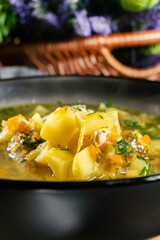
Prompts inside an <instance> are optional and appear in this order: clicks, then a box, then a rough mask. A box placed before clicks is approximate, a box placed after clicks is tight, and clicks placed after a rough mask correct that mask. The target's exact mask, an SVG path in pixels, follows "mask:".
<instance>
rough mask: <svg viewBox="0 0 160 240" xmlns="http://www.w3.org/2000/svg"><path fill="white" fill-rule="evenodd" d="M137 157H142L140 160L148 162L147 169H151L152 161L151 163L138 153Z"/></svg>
mask: <svg viewBox="0 0 160 240" xmlns="http://www.w3.org/2000/svg"><path fill="white" fill-rule="evenodd" d="M137 158H138V159H140V160H143V161H145V163H146V165H147V167H148V169H147V170H148V171H149V172H150V170H151V163H150V162H149V161H147V160H146V159H145V158H144V157H142V156H139V155H137Z"/></svg>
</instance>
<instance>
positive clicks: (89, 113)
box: [87, 112, 95, 116]
mask: <svg viewBox="0 0 160 240" xmlns="http://www.w3.org/2000/svg"><path fill="white" fill-rule="evenodd" d="M94 113H95V112H93V113H89V114H88V115H87V116H89V115H92V114H94Z"/></svg>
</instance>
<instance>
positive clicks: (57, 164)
mask: <svg viewBox="0 0 160 240" xmlns="http://www.w3.org/2000/svg"><path fill="white" fill-rule="evenodd" d="M43 157H44V159H45V161H46V162H47V163H48V166H49V167H50V168H51V170H52V171H53V173H54V175H55V177H56V178H57V179H59V180H66V178H67V176H68V174H69V170H70V168H71V164H72V161H73V154H71V153H70V152H69V151H65V150H61V149H58V148H52V149H50V150H48V151H46V152H45V153H44V155H43Z"/></svg>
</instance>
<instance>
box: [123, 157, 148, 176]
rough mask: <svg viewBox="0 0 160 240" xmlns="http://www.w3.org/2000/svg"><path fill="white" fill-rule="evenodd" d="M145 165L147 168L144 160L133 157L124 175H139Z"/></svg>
mask: <svg viewBox="0 0 160 240" xmlns="http://www.w3.org/2000/svg"><path fill="white" fill-rule="evenodd" d="M144 167H146V169H148V166H147V164H146V162H145V161H144V160H141V159H138V158H135V160H133V161H132V162H131V164H130V166H129V170H128V172H127V174H126V177H128V178H129V177H137V176H139V175H140V173H141V171H142V170H143V168H144Z"/></svg>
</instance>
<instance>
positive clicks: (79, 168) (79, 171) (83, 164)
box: [72, 145, 98, 180]
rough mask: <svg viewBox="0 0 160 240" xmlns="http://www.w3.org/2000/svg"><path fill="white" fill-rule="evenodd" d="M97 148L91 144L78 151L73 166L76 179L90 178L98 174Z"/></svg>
mask: <svg viewBox="0 0 160 240" xmlns="http://www.w3.org/2000/svg"><path fill="white" fill-rule="evenodd" d="M96 160H97V149H96V148H95V147H94V146H93V145H90V146H89V147H87V148H85V149H83V150H82V151H81V152H79V153H77V154H76V156H75V158H74V161H73V166H72V172H73V175H74V177H75V179H76V180H89V179H92V178H93V177H95V176H96V175H97V172H98V166H97V165H98V164H97V162H96Z"/></svg>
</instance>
